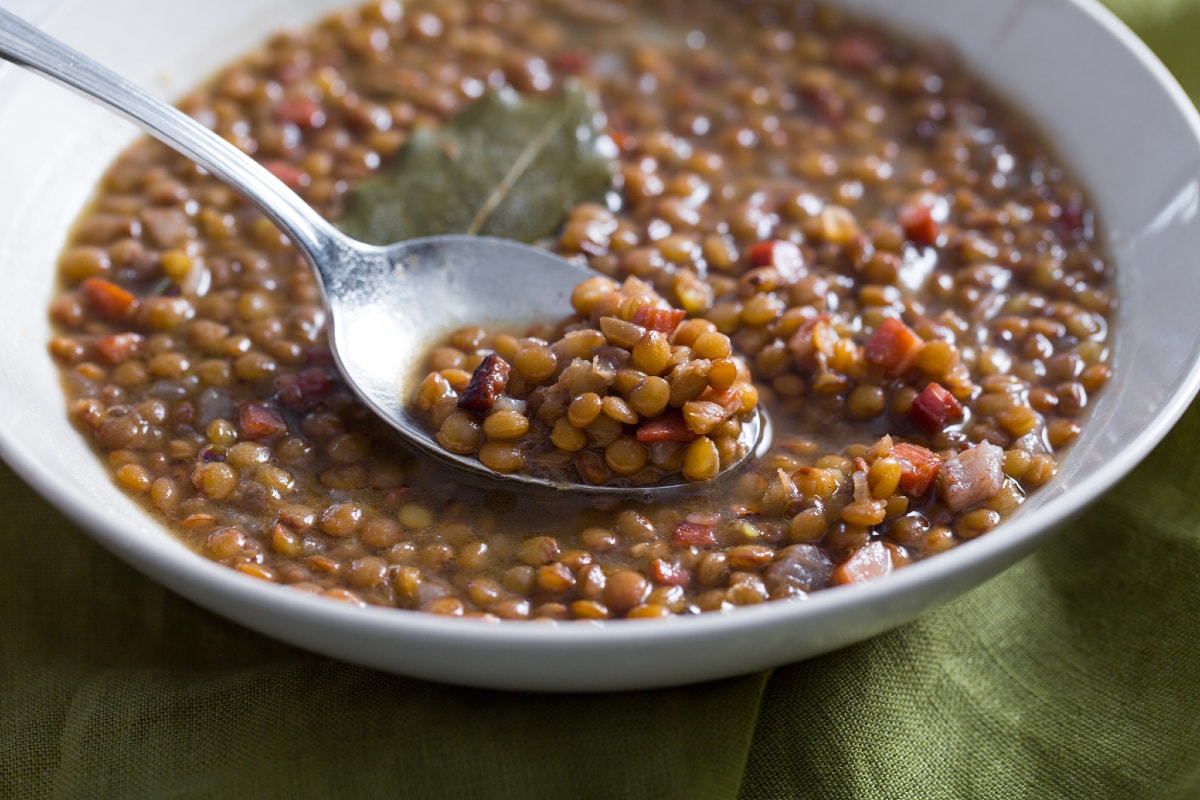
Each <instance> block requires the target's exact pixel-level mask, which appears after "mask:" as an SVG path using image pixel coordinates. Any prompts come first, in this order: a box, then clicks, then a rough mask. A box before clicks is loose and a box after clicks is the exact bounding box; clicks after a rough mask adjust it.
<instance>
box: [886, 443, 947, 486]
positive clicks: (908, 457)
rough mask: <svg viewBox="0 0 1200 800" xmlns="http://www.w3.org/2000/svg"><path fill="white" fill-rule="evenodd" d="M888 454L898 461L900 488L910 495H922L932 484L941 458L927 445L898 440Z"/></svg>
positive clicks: (940, 465)
mask: <svg viewBox="0 0 1200 800" xmlns="http://www.w3.org/2000/svg"><path fill="white" fill-rule="evenodd" d="M889 452H890V455H891V456H892V457H893V458H895V459H896V460H897V461H899V462H900V489H901V491H903V492H904V493H905V494H907V495H909V496H910V497H922V496H924V495H925V493H926V492H928V491H929V489H930V487H931V486H933V482H934V480H936V479H937V474H938V470H939V469H941V467H942V459H941V458H940V457H939V456H938V454H937V453H935V452H933V451H932V450H930V449H929V448H928V447H922V446H921V445H919V444H910V443H908V442H900V443H899V444H895V445H892V449H891V450H890V451H889Z"/></svg>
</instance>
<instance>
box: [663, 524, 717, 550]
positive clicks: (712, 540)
mask: <svg viewBox="0 0 1200 800" xmlns="http://www.w3.org/2000/svg"><path fill="white" fill-rule="evenodd" d="M716 543H717V529H716V528H714V527H713V526H711V525H701V524H699V523H696V522H688V521H687V520H684V521H683V522H681V523H679V525H677V526H676V527H675V533H673V534H672V535H671V544H673V545H675V546H677V547H712V546H714V545H715V544H716Z"/></svg>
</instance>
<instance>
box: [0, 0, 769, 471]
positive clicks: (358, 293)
mask: <svg viewBox="0 0 1200 800" xmlns="http://www.w3.org/2000/svg"><path fill="white" fill-rule="evenodd" d="M0 56H3V57H4V58H5V59H6V60H8V61H11V62H13V63H14V64H17V65H19V66H22V67H25V68H27V69H29V70H31V71H33V72H35V73H38V74H40V75H43V76H44V77H47V78H50V79H51V80H54V81H55V82H58V83H60V84H63V85H65V86H67V87H68V88H70V89H73V90H75V91H77V92H79V93H80V94H82V95H84V96H85V97H88V98H89V99H91V100H94V101H96V102H98V103H99V104H100V105H102V106H105V107H106V108H108V109H109V110H112V111H115V112H117V113H119V114H121V115H122V116H125V117H126V118H128V119H130V120H132V121H133V122H135V123H137V124H138V125H140V126H141V127H142V128H144V129H145V130H147V131H148V132H149V133H151V134H153V135H154V136H155V137H157V138H158V139H160V140H162V141H163V142H164V143H165V144H167V145H169V146H171V147H172V148H174V149H175V150H177V151H179V152H180V153H182V154H183V155H185V156H187V157H188V158H191V159H192V160H194V161H195V162H197V163H198V164H200V165H201V166H203V167H204V168H205V169H207V170H208V171H209V172H211V173H212V174H213V175H215V176H216V177H218V178H220V179H221V180H223V181H225V182H226V183H228V184H229V185H230V186H232V187H233V188H235V189H237V190H238V191H239V192H240V193H241V194H242V195H243V196H244V197H245V198H246V199H247V200H248V201H250V202H251V203H253V204H254V205H255V206H256V207H257V208H258V209H259V210H261V211H262V212H263V213H264V214H265V215H266V216H267V217H268V218H269V219H270V220H271V221H272V222H274V223H275V224H276V225H277V226H279V228H280V229H281V230H282V231H283V232H284V233H285V234H287V236H288V237H289V238H290V239H291V242H292V244H293V245H295V246H296V248H297V249H298V250H299V251H300V252H301V253H302V254H303V255H304V256H305V258H306V260H307V261H308V263H309V264H310V265H311V266H312V268H313V269H314V270H315V272H316V273H317V275H318V276H319V282H320V284H321V287H322V290H323V293H324V298H325V302H326V305H327V306H328V309H329V314H330V317H329V318H330V331H329V344H330V348H331V349H332V351H333V354H334V358H335V359H336V361H337V363H338V366H339V368H340V370H341V373H342V376H343V377H344V378H345V380H346V382H347V384H348V385H349V386H350V387H351V388H352V389H353V390H354V392H355V393H356V394H357V395H358V397H359V398H360V399H361V400H362V401H363V402H364V403H365V404H366V405H367V406H369V407H370V408H371V409H372V410H373V411H374V412H375V413H376V414H378V415H379V416H380V417H381V418H383V419H384V420H386V421H387V422H388V423H390V424H391V425H392V427H394V428H395V429H396V431H398V432H399V433H400V434H401V435H402V436H403V437H404V438H405V439H407V440H408V441H409V442H411V443H412V444H414V445H417V446H418V447H420V448H422V449H423V450H425V451H426V452H428V453H430V454H431V455H433V456H435V457H436V458H438V459H440V460H442V461H445V462H447V463H449V464H451V465H453V466H455V467H457V468H459V469H462V470H464V471H467V472H471V473H474V474H475V475H476V476H484V477H488V478H492V479H496V480H503V481H506V482H519V483H521V484H523V485H525V486H527V487H542V488H552V489H555V490H563V489H567V490H571V491H583V492H589V493H623V494H629V493H630V491H631V490H630V488H629V487H627V486H614V485H608V486H595V485H592V484H588V483H582V482H581V483H572V484H564V483H563V481H561V480H557V479H550V478H546V477H543V476H539V475H530V474H520V473H514V474H509V475H503V474H501V473H497V472H495V471H494V470H490V469H488V468H487V467H486V466H484V465H483V464H482V463H481V462H480V461H479V460H478V459H474V458H466V457H464V456H461V455H458V454H454V453H450V452H448V451H447V450H445V449H444V448H443V447H442V446H440V445H439V444H438V442H437V441H436V440H435V438H434V436H433V435H432V434H431V433H430V431H429V430H428V429H427V428H425V427H424V426H422V425H421V424H420V423H419V422H418V421H417V420H415V419H414V418H413V417H412V416H411V415H410V413H409V412H408V411H407V409H406V404H405V403H404V401H403V397H402V395H401V391H400V388H399V382H400V381H401V380H402V379H403V378H405V377H408V376H411V375H413V374H415V370H416V366H417V364H416V361H417V359H419V358H420V357H421V355H422V353H423V352H424V350H425V348H426V347H427V346H428V344H429V343H430V342H431V341H432V340H433V339H434V338H435V337H436V335H437V334H439V333H440V332H443V331H445V330H447V329H448V328H453V327H459V326H463V325H468V324H478V323H480V322H481V321H488V320H493V319H495V318H496V316H497V309H500V310H501V313H502V315H503V316H504V317H505V318H507V319H545V318H546V317H548V316H552V315H554V314H555V312H556V311H561V310H565V309H566V308H567V307H568V303H569V298H570V296H571V292H572V290H573V289H574V288H575V286H576V285H578V284H579V283H580V282H581V281H583V280H585V279H586V278H588V277H591V276H593V275H594V273H591V272H590V271H588V270H586V269H584V268H582V267H579V266H577V265H574V264H571V263H570V262H567V261H565V260H563V259H561V258H559V257H557V256H555V255H553V254H551V253H549V252H546V251H544V250H541V249H539V248H535V247H530V246H528V245H524V244H520V243H517V242H513V241H508V240H504V239H496V238H490V237H481V236H453V235H451V236H437V237H426V238H422V239H413V240H409V241H405V242H400V243H398V244H393V245H389V246H386V247H379V246H374V245H368V244H363V243H362V242H359V241H357V240H355V239H352V238H350V237H348V236H346V235H345V234H343V233H342V232H341V231H339V230H338V229H337V228H335V227H334V226H333V225H332V224H330V223H329V222H327V221H326V220H325V219H324V218H322V217H321V216H320V215H318V214H317V213H316V212H315V211H313V210H312V209H311V208H310V207H309V206H308V205H307V204H306V203H305V202H304V201H303V200H302V199H301V198H300V197H299V196H298V195H296V194H295V193H294V192H292V191H291V190H290V189H288V188H287V187H286V186H285V185H284V184H283V183H282V182H281V181H279V180H278V179H277V178H276V177H275V176H273V175H271V174H270V172H268V171H267V170H266V169H265V168H263V167H262V166H261V165H259V164H258V163H257V162H255V161H254V160H253V159H252V158H250V157H249V156H247V155H246V154H244V153H243V152H241V151H240V150H238V149H237V148H236V147H234V146H233V145H231V144H229V143H228V142H226V141H225V140H224V139H222V138H221V137H220V136H218V135H216V134H215V133H213V132H212V131H210V130H208V129H207V128H205V127H204V126H203V125H201V124H199V123H198V122H196V121H195V120H193V119H191V118H190V117H188V116H187V115H186V114H184V113H183V112H181V111H179V110H178V109H176V108H174V107H172V106H170V105H168V104H167V103H164V102H163V101H161V100H159V99H157V98H155V97H153V96H152V95H150V94H149V93H147V92H146V91H144V90H143V89H141V88H140V87H138V86H136V85H134V84H133V83H131V82H129V81H127V80H125V79H124V78H122V77H120V76H118V75H116V74H115V73H113V72H112V71H110V70H108V69H106V68H105V67H102V66H101V65H99V64H97V63H95V62H94V61H92V60H91V59H89V58H87V57H86V56H83V55H82V54H80V53H78V52H77V51H75V50H73V49H72V48H69V47H67V46H66V45H64V44H63V43H61V42H59V41H57V40H56V39H54V38H53V37H51V36H49V35H47V34H45V33H43V32H42V31H40V30H38V29H37V28H36V27H34V26H32V25H30V24H28V23H26V22H25V21H23V20H21V19H19V18H18V17H16V16H14V15H13V14H11V13H9V12H8V11H5V10H4V9H0ZM761 416H762V415H761V414H755V415H754V418H753V419H752V420H751V421H750V422H749V423H748V424H746V425H744V426H743V428H744V433H743V442H744V444H745V447H743V448H741V449H742V451H743V452H744V455H749V454H750V453H752V452H754V451H755V450H756V449H757V448H758V446H759V445H760V443H762V441H763V434H764V431H765V430H766V425H765V424H764V423H763V421H762V419H761ZM743 457H744V456H743ZM723 466H725V468H726V469H728V468H729V467H731V466H733V465H731V464H729V465H723ZM682 483H685V481H683V480H677V481H675V483H674V484H673V485H680V484H682ZM671 485H672V484H670V483H664V484H659V485H657V486H654V487H638V488H637V490H636V491H637V492H640V493H645V492H646V491H649V490H651V489H653V490H660V489H665V488H669V487H670V486H671Z"/></svg>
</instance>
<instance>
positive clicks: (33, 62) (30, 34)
mask: <svg viewBox="0 0 1200 800" xmlns="http://www.w3.org/2000/svg"><path fill="white" fill-rule="evenodd" d="M0 58H3V59H5V60H7V61H11V62H12V63H14V64H16V65H18V66H20V67H24V68H25V69H28V70H30V71H31V72H34V73H37V74H39V75H41V76H43V77H46V78H49V79H50V80H52V81H54V82H56V83H59V84H61V85H63V86H66V87H67V88H69V89H72V90H74V91H76V92H77V93H79V94H81V95H83V96H84V97H86V98H88V99H89V100H92V101H94V102H96V103H98V104H99V105H101V106H104V107H106V108H108V109H109V110H110V111H114V112H116V113H117V114H119V115H121V116H123V117H125V118H127V119H129V120H130V121H132V122H134V123H136V124H137V125H139V126H140V127H142V128H143V129H144V130H146V132H148V133H150V134H152V135H153V136H154V137H156V138H157V139H160V140H161V141H162V142H163V143H165V144H167V145H168V146H170V147H172V148H174V149H175V150H177V151H179V152H180V153H182V154H184V155H186V156H187V157H188V158H191V159H192V160H193V161H195V162H196V163H198V164H200V165H201V166H202V167H204V168H205V169H206V170H208V171H209V172H210V173H212V174H213V175H215V176H216V177H218V178H220V179H222V180H224V181H226V182H227V183H228V184H229V185H230V186H232V187H233V188H235V189H237V190H238V191H239V192H240V193H241V194H242V195H243V196H244V197H245V198H246V199H247V200H249V201H250V202H251V203H253V204H254V205H255V206H257V207H258V209H259V210H260V211H262V212H263V213H264V214H265V215H266V216H267V217H269V218H270V219H271V221H272V222H274V223H275V224H276V225H278V226H279V228H280V229H281V230H283V232H284V233H286V234H287V235H288V237H289V238H290V239H291V240H292V243H293V244H295V245H296V246H297V247H298V248H300V249H301V251H303V252H305V253H306V254H308V255H309V257H310V259H315V258H316V257H317V256H319V255H320V254H321V253H324V252H326V251H328V250H329V249H331V248H332V247H334V246H335V245H336V243H337V242H339V241H340V240H342V239H344V238H345V237H344V236H343V235H342V234H341V232H340V231H338V230H337V229H336V228H335V227H334V226H333V225H331V224H330V223H328V222H327V221H326V220H325V219H324V218H323V217H321V216H320V215H319V214H317V213H316V212H315V211H313V210H312V208H310V207H309V206H308V204H307V203H305V202H304V200H302V199H301V198H300V197H299V195H297V194H296V193H295V192H293V191H292V190H290V189H289V188H287V186H285V185H284V184H283V182H282V181H280V180H279V179H278V178H276V177H275V176H274V175H272V174H271V173H270V172H269V171H268V170H267V169H266V168H265V167H263V166H262V165H260V164H259V163H258V162H256V161H255V160H254V159H252V158H251V157H250V156H248V155H246V154H245V153H243V152H242V151H241V150H239V149H238V148H236V147H234V146H233V145H232V144H230V143H229V142H227V141H225V140H224V139H222V138H221V137H220V136H218V135H217V134H216V133H214V132H213V131H211V130H209V129H208V128H206V127H204V126H203V125H201V124H200V123H199V122H197V121H196V120H194V119H192V118H191V117H189V116H188V115H187V114H184V113H183V112H182V111H180V110H179V109H177V108H175V107H173V106H171V105H170V104H168V103H166V102H164V101H162V100H160V99H158V98H157V97H155V96H153V95H151V94H150V93H149V92H147V91H146V90H144V89H142V88H141V87H140V86H138V85H136V84H134V83H132V82H130V81H128V80H126V79H125V78H123V77H121V76H120V75H118V74H117V73H115V72H113V71H112V70H110V69H108V68H107V67H104V66H102V65H101V64H98V63H96V62H95V61H93V60H92V59H90V58H88V57H87V56H85V55H83V54H82V53H80V52H78V51H77V50H75V49H73V48H71V47H69V46H68V45H66V44H64V43H63V42H61V41H59V40H58V39H55V38H54V37H52V36H50V35H49V34H47V33H44V32H43V31H41V30H40V29H39V28H37V27H35V26H33V25H31V24H29V23H28V22H26V21H24V20H23V19H21V18H20V17H17V16H16V15H14V14H12V13H11V12H9V11H7V10H5V9H3V8H0Z"/></svg>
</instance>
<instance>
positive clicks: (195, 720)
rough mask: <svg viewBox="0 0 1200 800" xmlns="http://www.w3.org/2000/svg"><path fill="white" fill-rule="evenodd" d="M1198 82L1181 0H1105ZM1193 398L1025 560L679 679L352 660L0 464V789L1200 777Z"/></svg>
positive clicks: (1192, 788)
mask: <svg viewBox="0 0 1200 800" xmlns="http://www.w3.org/2000/svg"><path fill="white" fill-rule="evenodd" d="M1110 5H1111V6H1112V7H1113V8H1114V10H1116V11H1118V13H1121V14H1122V15H1123V16H1125V18H1126V19H1127V20H1129V21H1130V22H1131V24H1133V26H1134V27H1135V28H1136V29H1137V30H1138V32H1139V33H1140V34H1142V36H1143V37H1144V38H1145V39H1146V40H1147V41H1148V42H1149V43H1150V44H1151V45H1152V46H1154V47H1155V48H1156V49H1158V51H1159V52H1160V53H1161V54H1162V55H1163V56H1164V58H1165V60H1166V61H1167V63H1168V66H1170V67H1171V68H1172V69H1173V70H1174V71H1175V72H1176V74H1177V75H1178V76H1179V77H1180V79H1181V80H1183V81H1184V82H1185V85H1186V86H1187V87H1188V88H1189V89H1190V91H1191V92H1192V96H1193V97H1194V98H1198V99H1200V49H1198V48H1196V47H1195V44H1194V41H1195V37H1196V35H1197V34H1198V33H1200V2H1198V1H1197V0H1158V1H1157V2H1153V3H1151V2H1144V1H1143V2H1139V1H1138V0H1111V3H1110ZM1198 448H1200V405H1198V406H1196V407H1193V408H1192V409H1191V410H1190V411H1189V412H1188V414H1187V415H1186V417H1185V418H1184V419H1183V421H1182V422H1181V423H1180V424H1179V425H1178V426H1177V428H1176V429H1175V430H1174V431H1173V432H1172V434H1171V436H1170V437H1169V439H1168V441H1167V442H1166V443H1165V444H1164V445H1162V446H1161V447H1159V448H1158V449H1157V450H1156V451H1155V452H1154V453H1153V454H1152V455H1151V457H1150V458H1149V459H1148V460H1147V461H1146V463H1145V464H1144V465H1143V466H1141V467H1140V468H1139V469H1138V470H1137V471H1136V472H1135V473H1134V474H1133V475H1132V476H1131V477H1130V478H1128V479H1127V480H1126V481H1125V482H1124V483H1123V484H1122V485H1121V486H1120V487H1118V488H1117V489H1116V490H1115V491H1114V492H1112V493H1111V494H1110V495H1108V496H1107V497H1106V498H1104V499H1103V500H1102V501H1101V502H1100V503H1099V504H1098V505H1097V506H1096V507H1095V508H1093V509H1092V510H1091V511H1089V512H1088V513H1086V514H1085V515H1083V516H1082V517H1081V518H1079V519H1078V521H1077V522H1076V523H1074V524H1073V525H1072V526H1071V527H1070V528H1069V529H1068V530H1066V531H1064V532H1063V533H1062V534H1061V535H1060V536H1058V537H1056V538H1054V539H1053V540H1052V541H1051V542H1050V543H1049V544H1047V545H1046V546H1045V547H1044V548H1043V549H1041V550H1040V551H1039V552H1038V553H1036V554H1035V555H1034V556H1032V557H1031V558H1029V559H1027V560H1025V561H1024V562H1022V563H1021V564H1019V565H1018V566H1017V567H1015V568H1013V569H1011V570H1009V571H1008V572H1006V573H1005V574H1004V575H1002V576H1000V577H998V578H996V579H994V580H992V581H990V582H988V583H987V584H985V585H984V586H982V587H980V588H978V589H976V590H975V591H973V592H971V593H969V594H967V595H966V596H964V597H962V598H960V599H959V600H957V601H955V602H953V603H950V604H949V605H947V606H946V607H944V608H942V609H940V610H938V611H936V612H933V613H931V614H928V615H926V616H924V617H922V618H921V619H920V620H918V621H916V622H914V623H911V624H909V625H907V626H904V627H902V628H900V629H898V630H895V631H893V632H891V633H888V634H885V635H882V636H879V637H876V638H875V639H872V640H870V641H868V642H865V643H862V644H859V645H856V646H854V647H850V648H847V649H845V650H842V651H839V652H836V653H833V654H830V655H828V656H824V657H821V658H816V659H811V660H809V661H806V662H802V663H799V664H794V665H790V666H787V667H784V668H781V669H778V670H775V671H774V672H773V673H771V674H765V673H764V674H756V675H750V676H745V677H741V678H735V679H731V680H727V681H721V682H717V683H710V684H705V685H701V686H693V687H684V688H678V689H670V690H658V691H647V692H631V693H622V694H608V695H597V696H549V695H547V696H543V695H533V694H518V693H503V692H491V691H480V690H467V689H461V688H455V687H448V686H441V685H437V684H432V683H426V682H421V681H416V680H411V679H406V678H401V677H396V676H392V675H386V674H382V673H378V672H374V671H371V670H367V669H362V668H358V667H352V666H348V665H345V664H341V663H338V662H335V661H331V660H329V659H325V658H322V657H319V656H315V655H311V654H308V653H305V652H301V651H299V650H296V649H293V648H291V647H289V646H287V645H283V644H280V643H278V642H274V641H272V640H269V639H265V638H263V637H261V636H258V635H256V634H253V633H251V632H249V631H246V630H244V629H242V628H240V627H239V626H237V625H236V624H234V623H231V622H228V621H226V620H223V619H221V618H218V617H215V616H213V615H211V614H208V613H207V612H205V611H202V610H200V609H198V608H196V607H195V606H193V605H191V604H190V603H188V602H186V601H184V600H182V599H180V598H179V597H177V596H175V595H173V594H171V593H169V592H167V591H166V590H164V589H162V588H161V587H159V586H157V585H156V584H154V583H153V582H151V581H149V580H147V579H145V578H143V577H142V576H141V575H139V574H137V573H135V572H133V571H132V570H130V569H129V568H128V567H126V566H125V565H124V564H122V563H121V562H119V561H118V560H116V559H115V558H114V557H112V556H111V555H109V554H108V553H107V552H105V551H103V550H102V549H100V548H99V547H98V546H96V545H94V544H92V543H91V541H90V540H89V539H87V538H86V536H85V535H84V534H83V533H82V532H80V531H79V530H78V529H76V528H75V527H74V526H73V525H72V524H71V523H70V522H68V521H67V520H66V519H65V518H63V517H62V516H61V515H59V514H58V513H57V512H56V511H54V510H53V509H52V508H50V507H49V506H48V505H47V504H45V503H44V502H42V501H41V500H40V499H38V498H37V497H36V496H34V495H33V493H32V492H31V491H30V490H29V489H28V488H27V487H25V486H24V485H23V484H22V483H21V482H20V481H19V480H18V479H17V478H16V477H15V476H14V475H13V474H12V473H11V471H9V470H8V469H7V468H6V467H3V466H2V465H0V565H2V566H3V570H4V573H3V577H0V798H21V799H22V800H24V799H25V798H42V797H46V798H49V797H54V798H126V797H128V798H141V797H146V798H175V797H178V798H232V797H239V798H241V797H246V798H259V797H262V798H271V797H281V798H282V797H293V798H295V797H338V798H340V797H346V798H359V797H362V798H372V797H413V798H457V797H462V798H484V797H486V798H542V797H545V798H593V797H594V798H680V799H681V800H703V799H704V798H714V799H720V800H733V798H740V800H757V799H758V798H822V799H823V798H1081V799H1082V798H1087V800H1094V799H1097V798H1099V799H1103V798H1112V800H1124V799H1125V798H1147V799H1149V800H1153V799H1155V798H1164V799H1165V798H1181V799H1182V798H1200V505H1198V503H1197V500H1196V492H1195V491H1194V489H1193V487H1194V486H1196V485H1197V483H1198V482H1200V460H1197V459H1196V458H1195V456H1194V453H1195V452H1197V449H1198Z"/></svg>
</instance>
